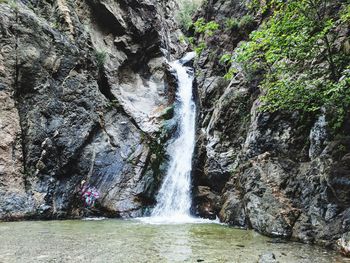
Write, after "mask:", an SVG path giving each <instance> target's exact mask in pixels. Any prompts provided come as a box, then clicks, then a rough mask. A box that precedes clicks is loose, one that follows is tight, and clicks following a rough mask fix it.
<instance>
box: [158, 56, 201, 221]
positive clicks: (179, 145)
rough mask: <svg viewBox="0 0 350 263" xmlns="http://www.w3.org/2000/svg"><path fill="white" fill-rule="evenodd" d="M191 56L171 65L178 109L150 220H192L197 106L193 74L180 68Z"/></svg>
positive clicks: (184, 67) (186, 69) (183, 67)
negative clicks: (165, 166)
mask: <svg viewBox="0 0 350 263" xmlns="http://www.w3.org/2000/svg"><path fill="white" fill-rule="evenodd" d="M193 57H194V53H188V54H187V55H186V56H185V57H184V58H182V59H181V60H177V61H175V62H173V63H171V66H172V68H173V70H174V71H175V72H176V74H177V79H178V91H177V94H176V96H177V101H178V104H179V106H178V108H177V109H176V111H175V117H176V118H177V120H178V128H177V134H176V135H175V137H174V138H173V139H172V141H171V142H170V143H169V145H168V147H167V152H168V155H169V156H170V161H169V168H168V171H167V174H166V176H165V179H164V181H163V184H162V186H161V188H160V190H159V193H158V196H157V205H156V207H155V208H154V210H153V212H152V217H153V218H158V219H159V218H163V219H168V220H170V221H187V220H188V219H190V218H191V216H190V207H191V196H190V192H191V189H190V186H191V168H192V155H193V150H194V146H195V117H196V116H195V115H196V105H195V103H194V101H193V99H192V83H193V74H192V72H189V71H190V68H188V67H186V66H184V65H183V64H184V63H186V62H188V61H189V60H191V59H193Z"/></svg>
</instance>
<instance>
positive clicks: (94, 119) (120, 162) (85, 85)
mask: <svg viewBox="0 0 350 263" xmlns="http://www.w3.org/2000/svg"><path fill="white" fill-rule="evenodd" d="M175 9H176V8H175V3H174V2H172V1H166V2H165V1H147V0H145V1H141V0H140V1H139V0H124V1H123V0H121V1H111V0H101V1H99V0H86V1H69V0H57V1H49V0H47V1H36V0H31V1H28V0H22V1H2V3H1V4H0V50H1V53H0V101H1V102H0V107H1V111H0V138H1V139H0V219H20V218H64V217H80V216H83V215H88V214H91V213H93V214H97V215H109V216H122V217H131V216H133V217H134V216H140V215H142V213H143V209H145V208H147V207H148V206H149V205H153V204H154V202H155V200H154V196H155V192H156V191H157V189H158V187H159V181H160V179H161V178H160V177H161V171H162V170H163V169H164V165H163V160H164V158H165V156H164V154H163V152H164V151H163V144H164V142H165V140H166V134H167V132H166V130H165V129H163V121H164V120H165V119H167V118H171V114H170V115H169V106H171V105H172V103H173V102H174V96H175V95H174V92H175V85H174V80H173V78H172V77H171V76H172V75H171V74H170V72H169V70H168V69H169V66H168V65H167V59H169V60H172V59H173V57H178V56H179V55H180V54H181V53H182V52H183V48H182V47H181V46H180V45H179V44H178V43H177V41H176V39H178V35H179V34H181V32H180V31H179V30H177V28H175V23H174V21H173V19H172V17H173V15H172V13H171V12H172V11H171V10H175ZM174 39H175V40H174ZM162 165H163V166H162ZM82 180H86V181H87V182H88V183H89V184H90V185H92V186H95V187H96V188H97V190H98V191H99V192H100V193H101V197H100V199H99V202H98V204H97V205H96V207H95V208H94V209H92V210H87V209H84V206H83V203H82V201H81V200H80V198H79V196H78V194H77V193H78V188H79V185H80V182H81V181H82Z"/></svg>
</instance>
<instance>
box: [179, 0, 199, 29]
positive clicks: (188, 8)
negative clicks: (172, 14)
mask: <svg viewBox="0 0 350 263" xmlns="http://www.w3.org/2000/svg"><path fill="white" fill-rule="evenodd" d="M200 3H201V1H198V0H181V1H180V2H179V7H180V10H179V11H178V13H177V15H176V20H177V22H178V23H179V25H180V26H181V27H182V28H183V29H185V30H188V29H189V28H190V26H191V25H192V17H193V15H194V13H195V12H196V11H197V10H198V8H199V6H200Z"/></svg>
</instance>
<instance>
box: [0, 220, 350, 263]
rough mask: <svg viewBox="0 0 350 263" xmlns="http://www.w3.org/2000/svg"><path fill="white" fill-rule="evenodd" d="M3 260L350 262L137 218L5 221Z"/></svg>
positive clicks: (246, 236) (221, 230) (218, 228)
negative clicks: (264, 257) (270, 257)
mask: <svg viewBox="0 0 350 263" xmlns="http://www.w3.org/2000/svg"><path fill="white" fill-rule="evenodd" d="M0 238H1V241H0V262H6V263H11V262H244V263H245V262H257V260H258V258H259V255H260V254H262V253H265V252H273V253H274V254H275V255H276V257H277V259H278V260H279V262H298V263H303V262H308V263H309V262H318V263H322V262H325V263H329V262H350V261H347V259H345V258H343V257H341V256H340V255H338V254H337V253H335V252H333V251H329V250H325V249H322V248H320V247H317V246H310V245H305V244H299V243H293V242H288V243H274V240H272V239H269V238H267V237H264V236H261V235H259V234H257V233H256V232H254V231H246V230H240V229H235V228H232V227H228V226H225V225H220V224H209V223H201V224H168V225H159V224H147V223H145V222H141V221H138V220H113V219H108V220H98V221H94V220H66V221H24V222H0Z"/></svg>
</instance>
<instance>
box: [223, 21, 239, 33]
mask: <svg viewBox="0 0 350 263" xmlns="http://www.w3.org/2000/svg"><path fill="white" fill-rule="evenodd" d="M225 27H226V29H227V30H237V29H238V28H239V21H238V19H237V18H228V19H227V20H226V21H225Z"/></svg>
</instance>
